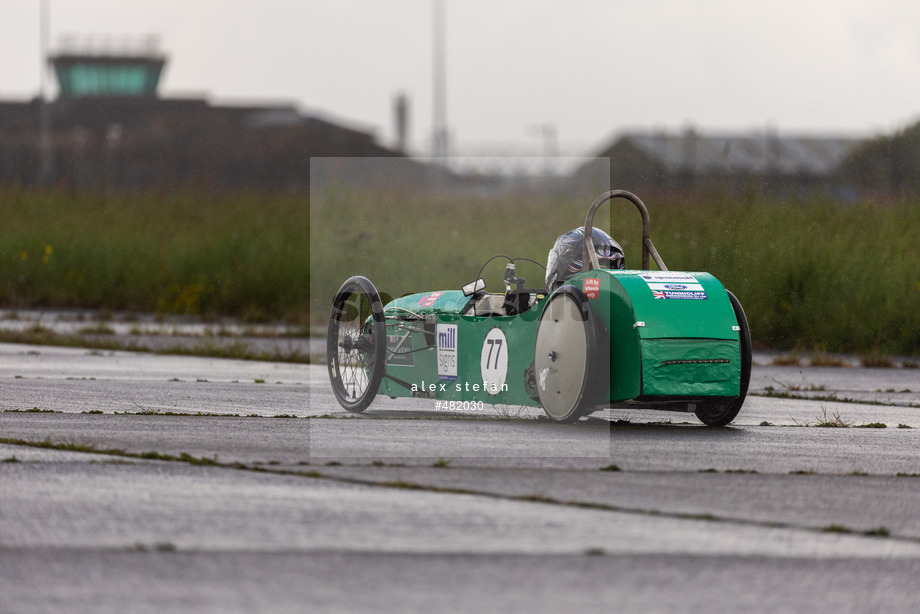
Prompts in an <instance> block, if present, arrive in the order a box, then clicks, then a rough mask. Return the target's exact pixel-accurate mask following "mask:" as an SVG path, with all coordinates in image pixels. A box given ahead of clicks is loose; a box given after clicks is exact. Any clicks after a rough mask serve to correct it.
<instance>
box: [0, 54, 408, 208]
mask: <svg viewBox="0 0 920 614" xmlns="http://www.w3.org/2000/svg"><path fill="white" fill-rule="evenodd" d="M51 62H52V65H53V66H54V73H55V76H56V78H57V80H58V84H59V91H60V94H59V97H58V98H57V99H56V100H53V101H49V102H47V103H46V104H47V106H46V108H45V109H44V111H45V112H46V113H47V116H46V117H47V119H48V120H50V121H48V122H47V123H46V126H48V125H49V124H50V126H49V129H48V130H47V132H46V134H47V135H48V136H49V137H50V146H49V147H46V148H44V149H43V148H42V138H41V133H42V113H43V108H42V107H43V104H42V101H41V100H39V99H35V100H32V101H30V102H2V101H0V184H4V183H5V184H18V185H24V186H30V185H35V184H37V183H42V182H45V183H50V184H52V185H56V186H63V187H70V188H73V189H93V188H105V189H136V188H155V189H173V188H195V189H198V188H203V189H216V190H241V189H260V190H261V189H268V190H286V191H303V192H306V191H308V190H309V186H310V183H309V178H310V159H311V157H401V154H399V153H397V152H394V151H392V150H389V149H387V148H384V147H382V146H380V145H378V144H377V142H376V140H375V138H374V135H373V134H371V133H370V132H366V131H363V130H360V129H355V128H349V127H345V126H342V125H338V124H336V123H333V122H331V121H328V120H325V119H322V118H319V117H315V116H311V115H303V114H301V113H300V112H299V111H298V110H297V109H296V108H295V107H293V106H290V105H266V106H232V105H212V104H210V103H209V102H208V101H206V100H203V99H177V98H162V97H160V96H159V93H158V85H159V82H160V75H161V74H162V71H163V68H164V66H165V64H166V58H165V57H164V56H161V55H158V54H155V53H150V52H149V50H147V52H146V53H140V54H139V53H123V54H111V53H77V52H66V53H61V54H58V55H56V56H54V57H52V58H51ZM46 142H47V141H46ZM43 155H46V156H50V159H48V158H47V157H45V158H43ZM43 160H44V162H45V164H43ZM407 163H408V160H407ZM49 167H50V169H49Z"/></svg>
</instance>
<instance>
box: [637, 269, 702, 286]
mask: <svg viewBox="0 0 920 614" xmlns="http://www.w3.org/2000/svg"><path fill="white" fill-rule="evenodd" d="M639 277H641V278H642V279H644V280H645V281H646V282H648V283H661V284H687V283H689V284H696V283H699V282H698V281H697V279H696V277H694V276H693V275H691V274H690V273H679V272H674V271H643V272H642V273H639Z"/></svg>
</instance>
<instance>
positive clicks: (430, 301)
mask: <svg viewBox="0 0 920 614" xmlns="http://www.w3.org/2000/svg"><path fill="white" fill-rule="evenodd" d="M441 294H442V293H441V292H432V293H431V294H428V295H427V296H423V297H422V298H420V299H419V301H418V306H419V307H431V306H432V305H434V302H435V301H436V300H438V297H439V296H441Z"/></svg>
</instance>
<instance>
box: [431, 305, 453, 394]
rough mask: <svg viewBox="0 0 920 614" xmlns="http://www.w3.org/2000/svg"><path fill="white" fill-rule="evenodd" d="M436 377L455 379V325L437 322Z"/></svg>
mask: <svg viewBox="0 0 920 614" xmlns="http://www.w3.org/2000/svg"><path fill="white" fill-rule="evenodd" d="M439 294H440V293H439ZM436 332H437V335H438V379H449V380H456V379H457V325H456V324H438V327H437V331H436Z"/></svg>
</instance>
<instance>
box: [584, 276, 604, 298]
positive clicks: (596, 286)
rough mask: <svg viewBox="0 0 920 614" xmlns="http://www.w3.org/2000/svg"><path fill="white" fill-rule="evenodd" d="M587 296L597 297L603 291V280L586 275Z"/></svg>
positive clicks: (585, 287)
mask: <svg viewBox="0 0 920 614" xmlns="http://www.w3.org/2000/svg"><path fill="white" fill-rule="evenodd" d="M584 290H585V296H587V297H588V298H597V297H598V296H600V293H601V280H600V279H599V278H595V277H585V286H584Z"/></svg>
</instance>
